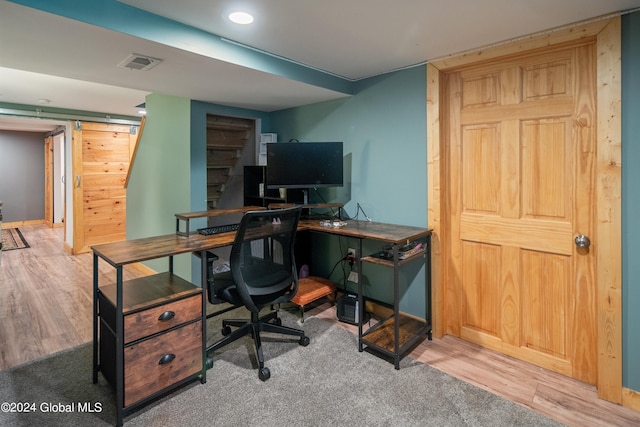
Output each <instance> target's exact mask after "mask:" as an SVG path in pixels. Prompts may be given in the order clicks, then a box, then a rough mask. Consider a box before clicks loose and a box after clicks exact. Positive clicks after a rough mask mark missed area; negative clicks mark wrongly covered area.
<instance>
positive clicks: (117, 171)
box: [73, 123, 137, 253]
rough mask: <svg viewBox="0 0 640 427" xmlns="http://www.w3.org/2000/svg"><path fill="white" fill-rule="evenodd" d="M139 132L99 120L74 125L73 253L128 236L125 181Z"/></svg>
mask: <svg viewBox="0 0 640 427" xmlns="http://www.w3.org/2000/svg"><path fill="white" fill-rule="evenodd" d="M136 133H137V132H132V131H131V127H130V126H128V125H112V124H99V123H82V124H81V127H79V128H77V129H74V131H73V170H74V172H73V177H74V181H73V197H74V203H73V207H74V221H73V223H74V228H73V229H74V233H73V234H74V238H73V252H74V253H81V252H87V251H89V249H90V247H91V246H93V245H97V244H101V243H109V242H114V241H119V240H125V239H126V215H127V212H126V203H127V192H126V188H125V183H126V179H127V173H128V171H129V165H130V160H131V152H132V147H133V146H134V145H135V141H136Z"/></svg>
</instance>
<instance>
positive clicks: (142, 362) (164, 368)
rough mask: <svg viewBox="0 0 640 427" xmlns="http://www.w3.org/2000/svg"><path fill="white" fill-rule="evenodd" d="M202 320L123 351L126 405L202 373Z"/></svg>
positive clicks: (140, 342)
mask: <svg viewBox="0 0 640 427" xmlns="http://www.w3.org/2000/svg"><path fill="white" fill-rule="evenodd" d="M201 331H202V321H198V322H195V323H189V324H187V325H185V326H182V327H180V328H178V329H175V330H172V331H171V332H166V333H164V334H160V335H158V336H156V337H155V338H151V339H148V340H142V341H139V342H138V343H136V344H132V345H128V346H126V347H125V348H124V404H125V406H129V405H131V404H133V403H135V402H137V401H139V400H141V399H143V398H145V397H147V396H149V395H151V394H154V393H156V392H158V391H160V390H163V389H165V388H167V387H169V386H171V385H173V384H174V383H176V382H178V381H180V380H183V379H185V378H187V377H189V376H191V375H194V374H197V373H198V372H200V370H202V334H201V333H200V332H201Z"/></svg>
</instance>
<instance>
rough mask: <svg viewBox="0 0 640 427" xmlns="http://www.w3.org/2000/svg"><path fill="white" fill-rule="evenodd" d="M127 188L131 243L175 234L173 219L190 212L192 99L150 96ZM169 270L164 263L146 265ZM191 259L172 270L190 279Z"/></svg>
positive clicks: (185, 257)
mask: <svg viewBox="0 0 640 427" xmlns="http://www.w3.org/2000/svg"><path fill="white" fill-rule="evenodd" d="M146 110H147V119H146V124H145V127H144V131H143V133H142V137H141V138H140V142H139V144H138V150H137V154H136V157H135V159H134V164H133V168H132V170H131V175H130V178H129V185H128V187H127V239H137V238H141V237H150V236H158V235H163V234H171V233H174V232H175V226H176V222H175V216H174V214H176V213H180V212H190V211H191V198H192V196H191V194H190V191H189V189H190V188H191V176H190V172H189V171H190V169H191V126H190V123H191V101H190V100H188V99H184V98H177V97H174V96H167V95H160V94H152V95H149V96H147V98H146ZM146 264H147V265H148V266H149V267H150V268H152V269H154V270H156V271H166V270H167V268H168V263H167V260H166V259H162V260H153V261H148V262H147V263H146ZM189 265H190V264H189V255H181V256H178V257H175V259H174V271H175V272H176V273H178V274H179V275H181V276H182V277H184V278H187V279H188V277H189V271H190V269H189Z"/></svg>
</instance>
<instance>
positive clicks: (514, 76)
mask: <svg viewBox="0 0 640 427" xmlns="http://www.w3.org/2000/svg"><path fill="white" fill-rule="evenodd" d="M595 70H596V59H595V44H594V43H585V42H581V44H580V45H576V46H572V47H564V48H558V49H555V50H551V51H548V52H545V53H537V54H532V55H529V56H518V57H517V58H513V59H508V60H503V61H498V62H493V63H490V64H488V65H486V64H485V65H478V66H469V67H465V68H462V69H460V70H458V71H453V72H450V73H448V74H447V76H446V82H447V83H446V89H445V91H446V92H445V100H446V103H447V105H448V109H447V112H446V114H445V116H446V118H447V120H446V122H447V127H446V129H447V134H446V137H447V139H448V144H447V147H448V153H447V156H446V158H447V159H448V162H447V164H446V168H447V170H448V171H447V174H448V176H447V180H448V182H449V184H450V187H449V189H450V192H449V200H448V201H447V205H448V206H449V207H450V219H449V221H450V230H449V231H450V233H451V237H450V239H451V240H450V245H451V248H450V250H451V252H450V254H451V256H450V258H449V260H448V267H447V271H446V272H445V277H446V283H445V288H444V290H445V293H444V304H445V306H444V311H445V312H446V313H447V320H446V324H445V332H446V333H450V334H454V335H457V336H460V337H463V338H465V339H468V340H470V341H473V342H476V343H479V344H482V345H484V346H487V347H490V348H492V349H495V350H498V351H501V352H504V353H506V354H509V355H512V356H515V357H518V358H520V359H523V360H527V361H530V362H533V363H535V364H538V365H540V366H543V367H545V368H548V369H552V370H554V371H557V372H560V373H563V374H566V375H569V376H571V377H574V378H577V379H579V380H582V381H585V382H588V383H591V384H595V383H596V381H597V329H596V317H597V316H596V285H595V256H594V252H595V251H594V250H593V248H591V250H579V249H578V248H577V247H576V245H575V244H574V237H575V236H576V235H578V234H584V235H586V236H594V235H595V225H594V214H595V178H596V177H595V167H594V165H595V154H596V153H595V147H596V129H597V127H596V119H597V118H596V85H595V82H596V76H595Z"/></svg>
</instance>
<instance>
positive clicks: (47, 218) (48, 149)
mask: <svg viewBox="0 0 640 427" xmlns="http://www.w3.org/2000/svg"><path fill="white" fill-rule="evenodd" d="M53 158H54V156H53V137H52V136H47V137H46V138H45V139H44V223H45V224H46V225H47V227H53V170H54V167H53Z"/></svg>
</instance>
